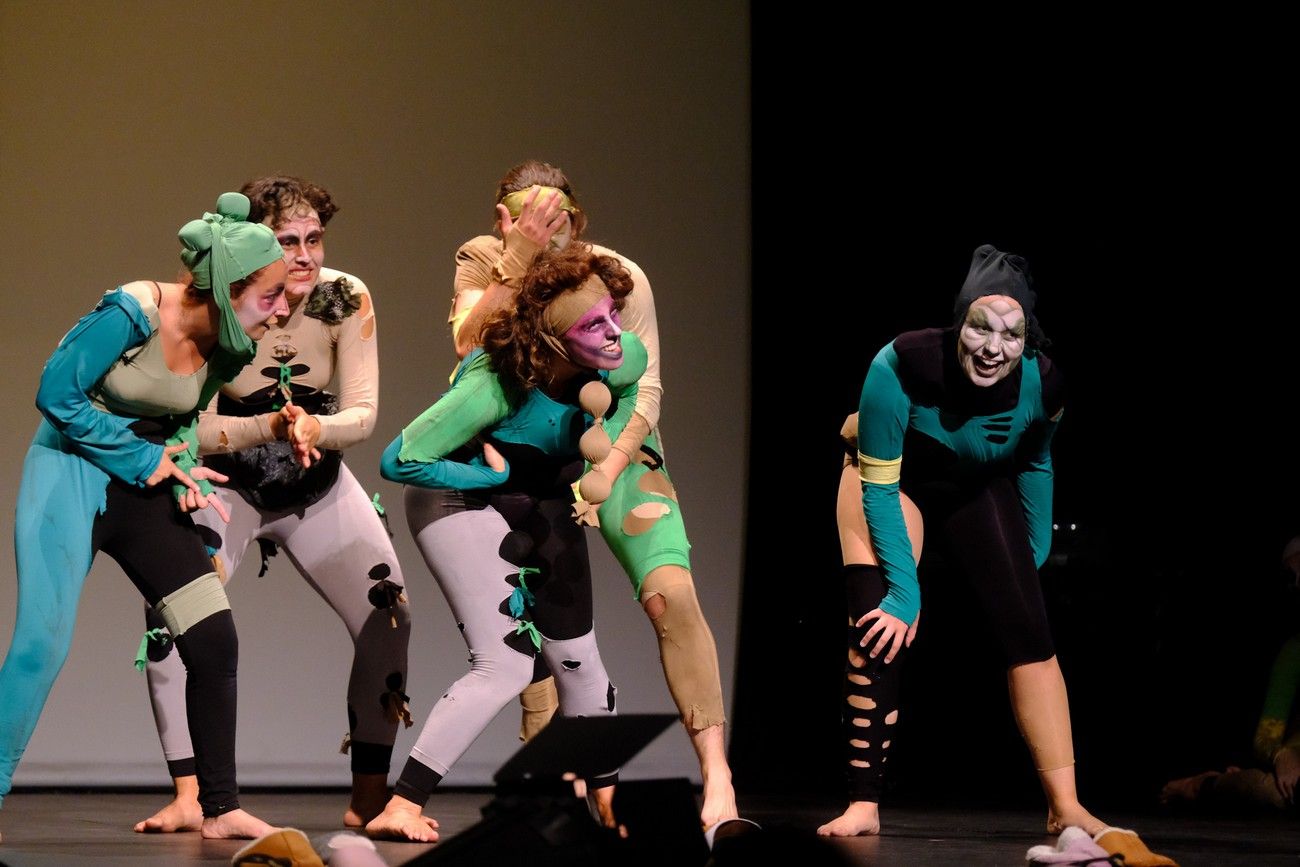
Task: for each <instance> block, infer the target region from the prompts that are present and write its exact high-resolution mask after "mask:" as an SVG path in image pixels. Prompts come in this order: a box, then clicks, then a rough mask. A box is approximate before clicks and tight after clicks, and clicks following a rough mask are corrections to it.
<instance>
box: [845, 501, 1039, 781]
mask: <svg viewBox="0 0 1300 867" xmlns="http://www.w3.org/2000/svg"><path fill="white" fill-rule="evenodd" d="M904 493H906V494H907V495H908V496H909V497H910V498H911V499H912V500H913V502H915V503H916V505H917V507H918V508H919V509H920V510H921V514H922V516H923V517H924V518H925V527H926V533H927V535H929V536H931V537H932V538H937V539H938V540H939V542H940V544H942V545H943V548H944V553H945V554H946V555H947V556H948V557H949V559H950V562H951V563H952V564H953V566H954V567H955V568H954V570H953V571H955V572H957V573H959V574H961V575H962V576H964V577H965V578H966V580H967V581H968V582H969V583H970V585H971V587H972V588H973V590H974V591H975V595H976V597H977V599H978V600H979V605H980V608H981V609H982V612H983V615H984V618H985V620H986V621H987V622H988V623H990V624H991V625H992V628H993V632H994V635H995V637H996V639H997V641H998V644H999V645H1000V647H1001V648H1002V655H1003V659H1004V660H1005V662H1006V665H1007V667H1008V668H1012V667H1015V666H1017V665H1024V664H1025V663H1030V662H1041V661H1043V660H1046V659H1050V658H1051V657H1053V656H1054V655H1055V654H1056V651H1055V649H1054V648H1053V645H1052V634H1051V630H1050V628H1049V627H1048V623H1047V609H1046V606H1045V605H1044V604H1043V590H1042V586H1041V584H1040V583H1039V580H1038V570H1037V569H1036V568H1035V566H1034V555H1033V549H1032V548H1031V547H1030V544H1029V532H1028V530H1027V529H1026V528H1025V517H1024V510H1023V508H1022V506H1021V505H1020V497H1019V495H1018V493H1017V492H1016V487H1015V483H1014V482H1013V481H1012V480H1011V479H1009V478H1006V477H1003V476H997V477H994V478H992V479H988V480H984V481H983V483H982V484H980V485H978V486H976V487H967V488H965V489H964V490H958V489H954V488H953V487H951V486H948V485H944V486H943V487H942V488H940V487H939V486H933V487H927V486H917V487H916V488H911V489H909V488H908V487H907V486H906V485H905V486H904ZM845 579H846V590H847V594H848V609H849V617H850V618H852V622H854V623H856V622H857V619H858V618H859V617H861V616H862V615H863V614H866V613H867V612H868V611H870V610H872V609H873V608H875V607H877V606H878V605H879V604H880V600H881V599H883V598H884V594H885V585H884V576H883V573H882V572H881V570H880V568H879V567H876V566H862V565H855V566H846V567H845ZM870 626H871V624H870V623H868V624H866V626H864V627H863V628H862V629H856V628H853V627H850V628H849V651H850V652H849V659H848V662H847V663H846V675H847V678H846V683H845V707H844V730H845V738H846V740H847V741H848V743H849V747H848V775H849V794H850V798H851V800H855V801H877V802H878V801H879V800H880V794H881V792H880V788H881V780H882V777H883V768H882V766H883V764H884V762H885V760H886V758H887V757H886V755H885V754H884V750H885V749H886V747H885V745H886V744H888V743H889V737H887V736H885V734H884V732H885V731H886V730H887V729H888V725H889V724H887V723H886V722H885V720H886V718H888V716H889V714H890V713H892V712H894V711H896V710H897V709H898V684H899V679H900V677H901V663H902V657H903V656H904V654H903V652H902V651H900V652H899V654H898V655H897V656H895V657H894V661H893V662H891V663H890V664H889V665H882V664H881V663H880V661H879V660H880V659H883V655H882V656H880V657H877V659H876V660H872V659H870V658H869V657H867V656H866V650H867V649H865V648H861V647H859V646H858V642H859V641H860V640H861V638H862V635H863V634H864V633H865V632H866V630H867V629H868V628H869V627H870ZM855 654H858V658H857V659H855V658H854V657H855ZM863 660H865V662H863V665H862V666H861V667H859V666H856V665H855V664H854V663H855V662H858V661H863ZM855 675H856V676H858V677H859V678H861V677H865V678H866V679H868V680H870V683H869V684H862V683H857V682H855V681H854V679H853V676H855ZM850 696H858V697H859V698H860V700H861V701H860V704H871V703H874V704H875V707H873V708H870V709H864V708H861V707H855V706H854V705H853V704H851V703H850V702H849V697H850ZM855 720H858V721H859V722H855ZM862 720H867V721H868V722H869V725H867V726H862V725H861V722H860V721H862ZM893 720H894V721H896V720H897V716H896V715H895V716H894V717H893ZM864 732H866V733H869V735H864ZM864 741H865V742H866V743H868V744H869V745H870V746H868V747H861V746H860V744H861V743H862V742H864ZM855 742H856V744H857V745H855ZM855 761H857V762H859V763H860V764H857V765H855V764H854V762H855ZM863 764H865V765H867V766H866V767H864V766H863Z"/></svg>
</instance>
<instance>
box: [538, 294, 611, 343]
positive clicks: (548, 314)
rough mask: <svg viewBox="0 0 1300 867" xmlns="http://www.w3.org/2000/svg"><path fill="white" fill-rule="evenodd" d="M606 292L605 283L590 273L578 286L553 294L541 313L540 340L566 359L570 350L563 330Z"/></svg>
mask: <svg viewBox="0 0 1300 867" xmlns="http://www.w3.org/2000/svg"><path fill="white" fill-rule="evenodd" d="M608 295H609V289H608V288H606V286H605V284H604V282H603V281H602V280H601V279H600V278H599V277H597V276H596V275H595V274H591V275H588V277H587V279H586V280H583V281H582V282H581V283H579V284H578V288H576V289H573V290H571V291H569V292H564V293H562V294H560V295H558V296H556V297H555V298H554V299H553V300H552V301H551V303H550V304H547V305H546V310H545V311H544V312H543V313H542V339H543V340H545V341H546V343H547V344H548V345H549V346H550V347H551V348H552V349H554V350H555V351H556V352H557V353H559V355H560V357H561V358H563V359H564V360H565V361H568V360H569V349H568V347H567V346H565V345H564V340H563V338H564V332H566V331H568V330H569V329H570V328H572V327H573V326H574V324H576V323H577V321H578V320H579V319H581V318H582V317H583V316H584V315H586V313H587V311H588V310H590V309H591V308H593V307H595V306H596V305H597V304H599V303H600V302H601V300H602V299H604V298H605V297H607V296H608Z"/></svg>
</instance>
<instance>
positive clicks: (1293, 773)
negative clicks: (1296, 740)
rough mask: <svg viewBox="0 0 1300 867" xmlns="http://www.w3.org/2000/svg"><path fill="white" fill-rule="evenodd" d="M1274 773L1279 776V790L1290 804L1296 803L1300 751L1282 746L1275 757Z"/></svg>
mask: <svg viewBox="0 0 1300 867" xmlns="http://www.w3.org/2000/svg"><path fill="white" fill-rule="evenodd" d="M1273 775H1274V776H1275V777H1276V778H1277V791H1278V794H1280V795H1281V796H1282V800H1284V801H1286V802H1287V803H1288V804H1294V803H1295V787H1296V781H1297V780H1300V753H1298V752H1297V751H1296V750H1295V749H1294V748H1293V747H1282V749H1280V750H1278V751H1277V755H1276V756H1274V757H1273Z"/></svg>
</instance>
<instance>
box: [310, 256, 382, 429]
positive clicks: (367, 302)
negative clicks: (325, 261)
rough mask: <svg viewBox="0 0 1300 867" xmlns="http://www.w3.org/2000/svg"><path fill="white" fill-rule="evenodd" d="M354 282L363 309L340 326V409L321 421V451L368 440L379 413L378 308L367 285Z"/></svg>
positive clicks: (337, 354)
mask: <svg viewBox="0 0 1300 867" xmlns="http://www.w3.org/2000/svg"><path fill="white" fill-rule="evenodd" d="M351 280H352V291H353V292H356V293H360V295H361V306H360V307H358V308H357V311H356V312H355V313H353V314H352V315H351V316H349V317H348V318H347V319H344V320H343V322H342V324H340V325H339V326H338V338H337V340H336V342H335V344H334V364H335V369H334V373H335V377H336V378H337V380H338V389H339V410H338V412H336V413H334V415H323V416H317V418H318V419H319V420H320V426H321V431H320V442H319V445H320V446H321V448H327V449H346V448H348V447H349V446H354V445H356V444H357V443H359V442H361V441H362V440H364V439H366V438H367V437H368V436H370V434H371V433H372V432H373V431H374V429H375V416H377V415H378V414H379V339H378V335H377V334H376V333H375V329H376V326H375V307H374V302H373V301H372V300H371V297H370V290H368V289H367V288H366V284H364V283H362V282H361V281H360V280H357V279H356V278H355V277H353V278H351Z"/></svg>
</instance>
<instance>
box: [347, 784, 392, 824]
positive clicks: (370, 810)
mask: <svg viewBox="0 0 1300 867" xmlns="http://www.w3.org/2000/svg"><path fill="white" fill-rule="evenodd" d="M386 803H388V774H353V775H352V803H351V804H349V805H348V809H347V812H345V813H344V814H343V827H345V828H361V827H364V826H365V824H366V823H367V822H369V821H370V820H371V819H373V818H375V817H376V816H378V815H379V814H380V813H382V812H384V804H386Z"/></svg>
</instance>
